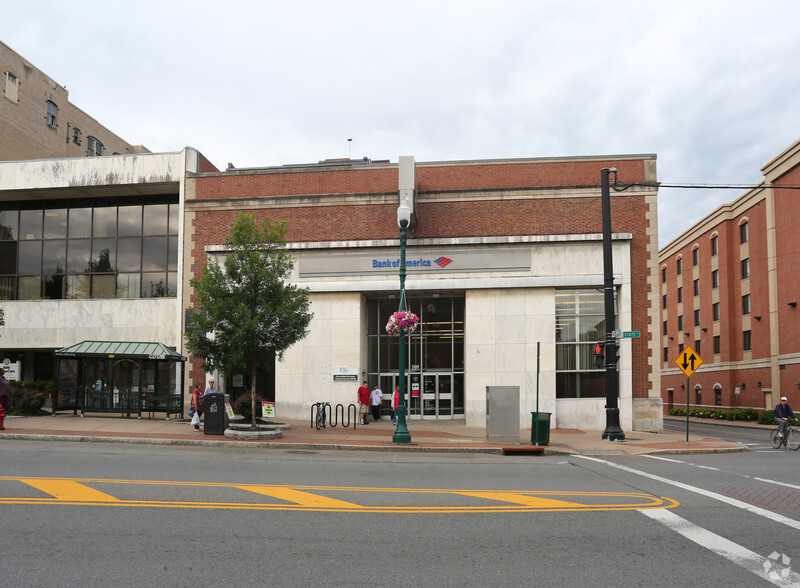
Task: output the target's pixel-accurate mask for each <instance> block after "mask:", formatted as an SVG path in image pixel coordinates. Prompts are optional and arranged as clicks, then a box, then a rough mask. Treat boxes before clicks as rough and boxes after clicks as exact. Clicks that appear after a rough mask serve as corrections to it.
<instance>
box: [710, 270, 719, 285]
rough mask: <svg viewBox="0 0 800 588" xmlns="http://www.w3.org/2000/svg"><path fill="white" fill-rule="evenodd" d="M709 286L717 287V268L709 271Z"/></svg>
mask: <svg viewBox="0 0 800 588" xmlns="http://www.w3.org/2000/svg"><path fill="white" fill-rule="evenodd" d="M711 287H712V288H719V270H714V271H712V272H711Z"/></svg>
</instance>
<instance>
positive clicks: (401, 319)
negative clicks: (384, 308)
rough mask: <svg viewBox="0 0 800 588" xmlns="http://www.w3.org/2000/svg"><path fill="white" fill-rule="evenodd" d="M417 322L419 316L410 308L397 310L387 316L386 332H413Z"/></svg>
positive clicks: (393, 333) (391, 333)
mask: <svg viewBox="0 0 800 588" xmlns="http://www.w3.org/2000/svg"><path fill="white" fill-rule="evenodd" d="M418 324H419V317H418V316H417V315H415V314H414V313H413V312H411V311H410V310H399V311H397V312H396V313H394V314H393V315H392V316H390V317H389V322H388V323H386V332H387V333H389V334H390V335H399V334H400V333H401V332H403V333H413V332H414V331H415V330H416V328H417V325H418Z"/></svg>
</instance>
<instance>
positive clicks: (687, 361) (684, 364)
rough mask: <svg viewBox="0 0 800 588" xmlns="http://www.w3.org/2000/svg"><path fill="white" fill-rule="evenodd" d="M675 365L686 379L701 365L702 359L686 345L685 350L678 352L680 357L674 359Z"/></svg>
mask: <svg viewBox="0 0 800 588" xmlns="http://www.w3.org/2000/svg"><path fill="white" fill-rule="evenodd" d="M675 365H677V366H678V367H679V368H680V370H681V371H682V372H683V373H684V374H686V377H687V378H688V377H690V376H691V375H692V374H693V373H694V372H695V371H696V370H697V368H699V367H700V366H701V365H703V358H702V357H700V356H699V355H698V354H697V353H696V352H695V350H694V349H692V347H691V345H687V346H686V348H685V349H684V350H683V351H681V352H680V355H678V357H676V358H675Z"/></svg>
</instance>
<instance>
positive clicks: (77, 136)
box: [72, 127, 81, 145]
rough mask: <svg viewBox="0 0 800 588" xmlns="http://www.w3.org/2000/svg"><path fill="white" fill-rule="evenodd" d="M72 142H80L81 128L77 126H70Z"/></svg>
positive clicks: (77, 143)
mask: <svg viewBox="0 0 800 588" xmlns="http://www.w3.org/2000/svg"><path fill="white" fill-rule="evenodd" d="M72 142H73V143H75V144H76V145H80V144H81V130H80V129H79V128H78V127H72Z"/></svg>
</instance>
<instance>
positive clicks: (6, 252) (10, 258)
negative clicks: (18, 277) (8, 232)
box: [0, 241, 17, 274]
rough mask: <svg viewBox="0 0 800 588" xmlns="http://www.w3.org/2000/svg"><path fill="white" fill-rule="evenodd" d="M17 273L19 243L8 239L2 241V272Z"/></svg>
mask: <svg viewBox="0 0 800 588" xmlns="http://www.w3.org/2000/svg"><path fill="white" fill-rule="evenodd" d="M16 273H17V243H16V242H15V241H6V242H5V243H0V274H16Z"/></svg>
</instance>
